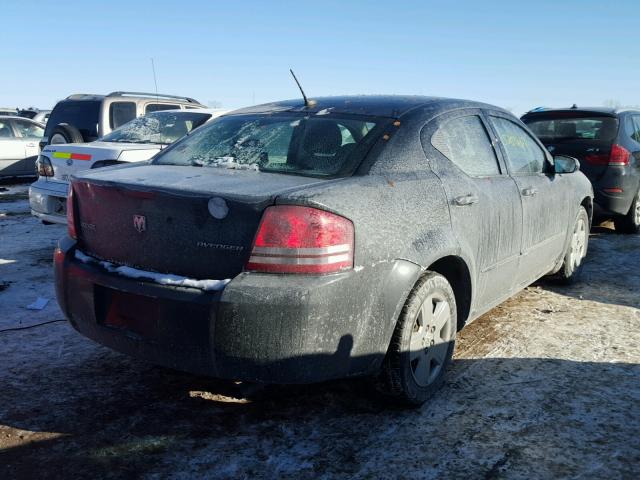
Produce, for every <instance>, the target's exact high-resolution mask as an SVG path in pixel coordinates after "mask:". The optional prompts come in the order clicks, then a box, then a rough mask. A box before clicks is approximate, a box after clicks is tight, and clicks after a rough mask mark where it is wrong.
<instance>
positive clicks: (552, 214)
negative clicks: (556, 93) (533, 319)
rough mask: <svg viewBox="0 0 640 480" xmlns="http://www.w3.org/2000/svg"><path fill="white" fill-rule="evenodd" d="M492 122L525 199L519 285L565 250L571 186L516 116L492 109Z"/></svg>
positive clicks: (538, 274)
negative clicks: (556, 173)
mask: <svg viewBox="0 0 640 480" xmlns="http://www.w3.org/2000/svg"><path fill="white" fill-rule="evenodd" d="M489 119H490V122H491V124H492V126H493V128H494V130H495V133H496V135H497V137H498V139H499V142H498V145H499V147H500V150H501V152H502V154H503V156H504V158H505V160H506V163H507V167H508V169H509V173H510V175H511V177H512V178H513V179H514V180H515V182H516V184H517V185H518V189H519V192H520V200H521V202H522V252H521V259H520V268H519V269H518V275H517V276H516V278H517V282H518V284H519V286H524V285H528V284H530V283H531V282H533V281H534V280H536V279H538V278H540V277H541V276H543V275H544V274H546V273H548V272H549V271H550V270H551V268H552V267H553V266H554V264H555V262H556V261H557V259H558V258H559V256H560V255H561V254H562V252H563V250H564V242H565V238H566V233H567V228H568V225H569V212H570V211H573V210H572V209H570V208H569V197H568V195H569V194H570V193H571V192H570V189H568V188H566V187H565V186H563V185H562V183H563V181H564V180H565V179H564V178H563V176H562V175H554V174H553V173H552V172H553V165H552V161H551V158H550V156H549V155H548V153H547V152H546V151H545V150H544V148H543V147H542V145H540V143H539V141H538V140H536V139H535V137H534V136H533V135H531V134H530V133H529V132H528V131H527V130H525V128H523V127H522V125H520V124H519V123H518V122H517V121H516V120H515V119H512V118H511V117H509V116H507V115H505V114H502V113H501V112H489Z"/></svg>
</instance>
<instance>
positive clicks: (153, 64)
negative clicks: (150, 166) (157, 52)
mask: <svg viewBox="0 0 640 480" xmlns="http://www.w3.org/2000/svg"><path fill="white" fill-rule="evenodd" d="M151 71H152V72H153V84H154V85H155V87H156V102H158V103H160V95H158V80H157V79H156V64H155V62H154V61H153V57H151ZM161 140H162V138H161ZM162 148H163V145H162V143H161V144H160V150H162Z"/></svg>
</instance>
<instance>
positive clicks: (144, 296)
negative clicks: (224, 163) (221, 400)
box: [55, 238, 418, 384]
mask: <svg viewBox="0 0 640 480" xmlns="http://www.w3.org/2000/svg"><path fill="white" fill-rule="evenodd" d="M74 252H75V242H73V241H72V240H71V239H69V238H66V239H63V240H62V241H61V242H60V244H59V249H58V250H57V251H56V258H55V272H56V293H57V297H58V302H59V304H60V306H61V308H62V309H63V311H64V312H65V314H66V316H67V318H68V319H69V321H70V323H71V324H72V325H73V327H74V328H75V329H76V330H78V331H79V332H80V333H82V334H83V335H85V336H87V337H89V338H91V339H92V340H94V341H96V342H98V343H100V344H103V345H105V346H108V347H110V348H112V349H114V350H117V351H119V352H122V353H125V354H128V355H131V356H133V357H135V358H138V359H141V360H144V361H148V362H151V363H155V364H159V365H164V366H167V367H170V368H175V369H179V370H185V371H189V372H193V373H200V374H204V375H209V376H213V377H217V378H226V379H233V380H242V381H252V382H263V383H283V384H287V383H291V384H293V383H313V382H319V381H324V380H329V379H334V378H342V377H348V376H354V375H366V374H370V373H374V372H376V371H377V369H378V368H379V366H380V363H381V362H382V360H383V358H384V355H385V353H386V348H387V345H388V339H389V337H390V333H391V331H392V328H393V324H392V322H393V321H394V320H393V319H391V318H390V319H388V321H384V320H383V319H384V317H385V316H389V315H390V314H391V315H392V316H395V315H396V313H397V312H396V310H398V307H397V305H395V303H397V302H398V301H404V295H405V293H408V292H405V290H407V289H406V288H405V287H401V286H400V285H401V284H402V282H400V281H399V280H400V279H399V278H398V279H395V280H396V281H393V285H394V287H393V288H391V289H390V290H394V293H393V295H392V296H393V297H397V296H400V297H401V298H398V299H396V300H394V301H392V302H389V301H388V300H387V299H385V298H384V296H381V297H380V298H379V299H378V298H373V296H372V297H367V296H366V294H365V293H364V292H363V291H362V289H361V288H358V287H359V286H360V285H362V282H363V280H362V278H357V277H358V276H359V275H361V274H363V272H357V271H355V270H353V271H349V272H345V273H342V274H337V275H327V276H315V277H312V276H294V275H288V276H287V275H281V276H278V278H277V279H274V275H270V274H256V273H242V274H240V275H238V276H237V277H236V278H234V279H232V280H231V281H230V282H229V283H228V284H227V285H226V286H225V287H224V289H223V290H219V291H204V290H198V289H195V288H184V287H175V286H167V285H160V284H157V283H153V282H149V281H144V280H140V279H133V278H127V277H124V276H121V275H118V274H114V273H113V272H109V271H107V270H106V269H104V268H102V267H101V266H100V265H97V264H92V263H83V262H82V261H80V260H78V259H76V257H75V253H74ZM395 270H396V269H393V271H395ZM410 270H411V272H410V273H411V275H412V276H413V275H417V273H418V269H417V268H416V269H415V271H414V269H410ZM404 272H405V273H403V275H404V276H406V272H407V269H406V268H405V269H404ZM402 280H405V278H404V277H403V279H402ZM406 280H407V284H408V283H409V282H412V281H413V279H412V278H407V279H406ZM388 282H389V280H387V282H384V283H388ZM373 283H375V282H373ZM384 283H383V284H382V285H384Z"/></svg>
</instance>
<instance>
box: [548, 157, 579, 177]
mask: <svg viewBox="0 0 640 480" xmlns="http://www.w3.org/2000/svg"><path fill="white" fill-rule="evenodd" d="M553 165H554V168H555V173H574V172H577V171H578V170H580V162H579V161H578V159H577V158H573V157H567V156H565V155H556V156H555V157H553Z"/></svg>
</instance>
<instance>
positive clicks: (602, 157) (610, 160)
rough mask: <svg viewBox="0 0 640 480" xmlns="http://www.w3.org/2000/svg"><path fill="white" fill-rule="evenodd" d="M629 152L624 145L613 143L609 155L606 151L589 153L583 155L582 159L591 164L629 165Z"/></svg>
mask: <svg viewBox="0 0 640 480" xmlns="http://www.w3.org/2000/svg"><path fill="white" fill-rule="evenodd" d="M630 156H631V153H629V150H627V149H626V148H624V147H621V146H620V145H618V144H617V143H614V144H613V146H612V147H611V152H610V153H609V155H607V154H606V153H591V154H589V155H585V157H584V159H585V160H586V161H587V162H589V163H590V164H592V165H622V166H626V165H629V157H630Z"/></svg>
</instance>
